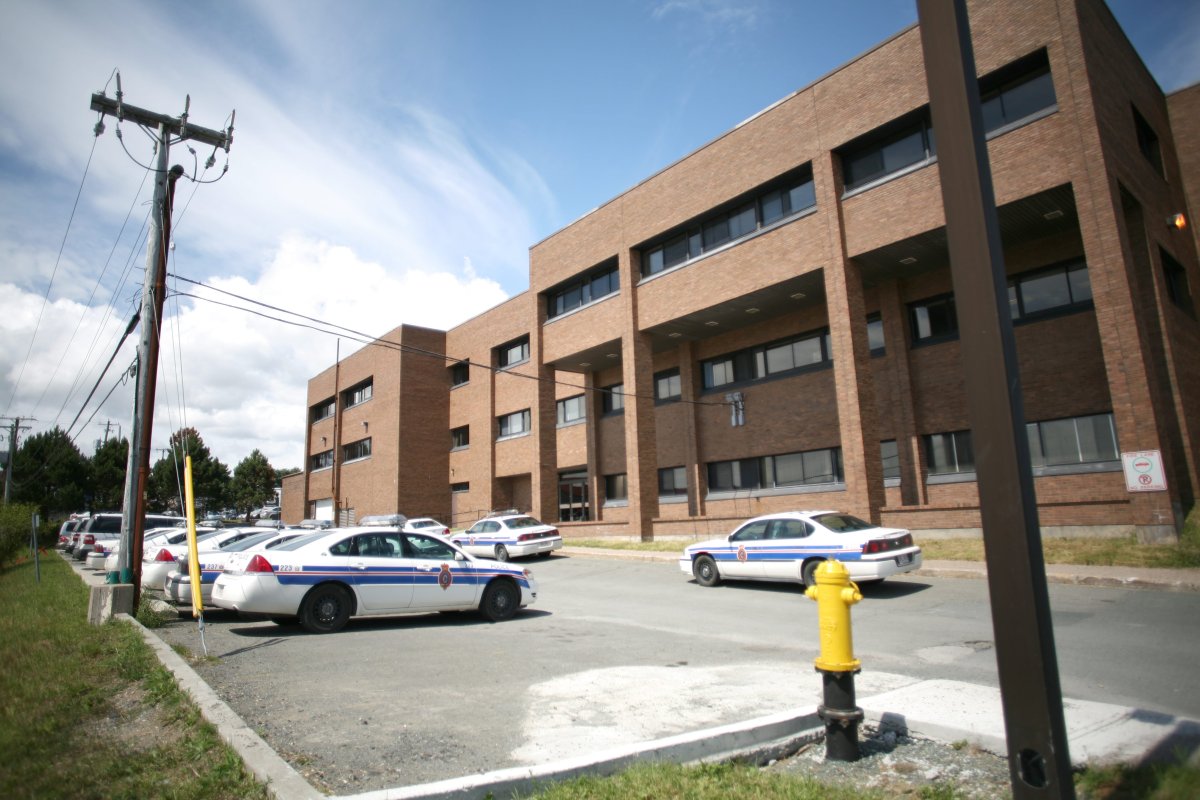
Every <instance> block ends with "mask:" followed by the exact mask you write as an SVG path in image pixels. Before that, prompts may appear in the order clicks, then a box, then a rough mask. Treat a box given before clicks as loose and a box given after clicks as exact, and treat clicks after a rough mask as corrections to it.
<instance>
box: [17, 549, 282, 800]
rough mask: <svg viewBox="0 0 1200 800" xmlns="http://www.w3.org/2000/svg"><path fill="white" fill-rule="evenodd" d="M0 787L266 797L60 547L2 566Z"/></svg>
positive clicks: (186, 799) (37, 793) (28, 793)
mask: <svg viewBox="0 0 1200 800" xmlns="http://www.w3.org/2000/svg"><path fill="white" fill-rule="evenodd" d="M0 607H3V608H4V610H5V613H4V614H3V615H0V698H3V702H2V705H0V753H3V754H4V755H3V764H4V767H3V768H2V769H0V797H5V798H42V797H106V798H146V797H156V798H172V799H176V798H177V799H178V800H191V799H192V798H195V799H196V800H200V799H201V798H204V799H209V798H263V799H264V800H265V798H267V797H269V795H268V794H267V791H266V789H265V787H263V786H262V785H261V784H259V783H257V782H256V781H255V780H254V779H253V777H252V776H250V775H249V773H248V772H246V770H245V767H244V766H243V764H242V761H241V759H240V758H239V757H238V755H237V753H236V752H234V751H233V750H232V749H230V748H229V747H227V746H226V745H225V744H224V743H223V742H222V741H221V740H220V739H219V737H218V736H217V733H216V730H215V729H214V728H213V727H212V726H211V725H209V724H208V723H206V722H204V720H203V719H202V718H201V717H200V714H199V712H198V711H197V709H196V707H195V706H194V705H193V704H192V703H191V701H190V700H189V699H188V698H187V697H186V696H185V695H184V694H183V693H182V692H180V691H179V689H178V688H177V686H176V685H175V681H174V678H173V677H172V676H171V675H170V673H168V672H167V671H166V670H165V669H164V668H163V667H162V666H161V665H160V664H159V663H158V660H157V659H156V658H155V657H154V654H153V652H152V651H151V650H150V649H149V647H147V645H146V643H145V642H144V641H142V638H141V636H140V634H139V633H138V631H136V630H135V629H134V628H133V627H132V626H130V625H128V624H126V623H122V622H119V621H113V622H109V623H108V624H106V625H103V626H99V627H94V626H91V625H88V623H87V590H86V588H85V587H84V586H83V584H81V583H80V581H79V578H78V577H77V576H76V575H75V573H74V572H73V571H72V570H71V568H70V567H69V566H68V565H67V564H65V563H63V562H62V561H61V560H60V559H58V558H56V557H50V558H43V559H42V563H41V582H40V583H38V582H36V581H35V576H34V566H33V563H32V562H29V561H26V562H24V563H21V564H18V565H15V566H11V567H6V568H4V569H0Z"/></svg>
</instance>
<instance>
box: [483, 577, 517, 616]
mask: <svg viewBox="0 0 1200 800" xmlns="http://www.w3.org/2000/svg"><path fill="white" fill-rule="evenodd" d="M520 607H521V590H520V589H518V588H517V585H516V584H515V583H513V582H512V581H507V580H494V581H492V582H491V583H489V584H488V586H487V589H485V590H484V591H483V601H482V602H480V604H479V611H480V613H482V614H483V616H484V617H486V618H487V619H488V620H490V621H492V622H503V621H504V620H506V619H512V617H513V615H514V614H516V613H517V609H518V608H520Z"/></svg>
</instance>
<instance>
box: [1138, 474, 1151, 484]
mask: <svg viewBox="0 0 1200 800" xmlns="http://www.w3.org/2000/svg"><path fill="white" fill-rule="evenodd" d="M1150 480H1151V478H1150V476H1149V475H1138V483H1140V484H1141V485H1142V486H1149V485H1150Z"/></svg>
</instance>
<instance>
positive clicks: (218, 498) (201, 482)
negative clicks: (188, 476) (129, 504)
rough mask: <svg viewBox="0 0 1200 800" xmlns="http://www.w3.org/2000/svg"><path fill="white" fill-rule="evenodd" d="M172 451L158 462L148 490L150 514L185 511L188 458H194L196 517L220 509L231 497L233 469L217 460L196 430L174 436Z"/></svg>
mask: <svg viewBox="0 0 1200 800" xmlns="http://www.w3.org/2000/svg"><path fill="white" fill-rule="evenodd" d="M170 444H171V449H170V452H168V453H167V455H165V456H164V457H162V458H160V459H159V460H158V461H156V462H154V466H153V468H152V469H151V472H150V480H149V486H148V491H147V499H148V501H149V505H148V506H147V509H148V510H150V511H164V510H168V509H169V510H174V511H178V512H180V513H182V512H183V498H184V489H183V481H184V456H191V457H192V493H193V494H194V496H195V499H196V514H197V516H203V514H204V512H205V511H206V510H207V509H216V508H220V507H221V506H222V505H224V504H225V502H226V498H227V497H228V496H229V467H227V466H225V465H224V464H223V463H221V461H220V459H217V458H214V457H213V455H212V452H211V451H209V449H208V447H207V446H206V445H205V444H204V440H203V439H202V438H200V434H199V432H197V430H196V429H195V428H180V429H179V430H177V431H175V433H173V434H171V441H170Z"/></svg>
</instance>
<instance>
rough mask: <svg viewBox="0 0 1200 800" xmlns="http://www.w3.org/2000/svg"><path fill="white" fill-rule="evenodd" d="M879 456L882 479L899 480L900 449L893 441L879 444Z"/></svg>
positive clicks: (889, 440)
mask: <svg viewBox="0 0 1200 800" xmlns="http://www.w3.org/2000/svg"><path fill="white" fill-rule="evenodd" d="M879 456H880V458H882V459H883V479H884V480H885V481H886V480H893V479H894V480H899V479H900V448H899V447H897V446H896V440H895V439H888V440H887V441H885V442H880V443H879Z"/></svg>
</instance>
